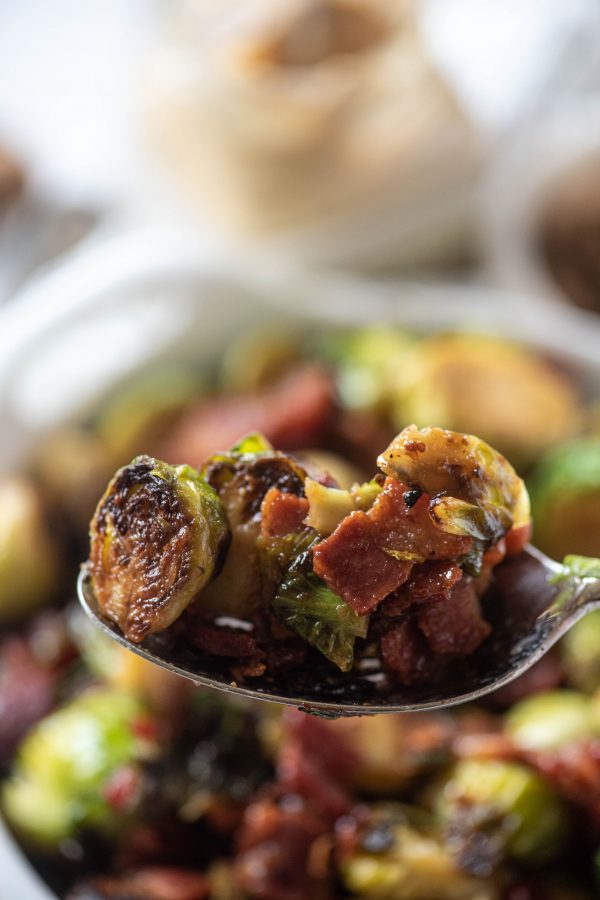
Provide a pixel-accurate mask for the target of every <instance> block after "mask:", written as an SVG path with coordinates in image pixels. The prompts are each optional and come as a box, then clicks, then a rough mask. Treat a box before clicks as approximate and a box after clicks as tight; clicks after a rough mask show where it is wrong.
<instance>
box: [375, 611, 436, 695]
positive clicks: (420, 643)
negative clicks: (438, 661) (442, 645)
mask: <svg viewBox="0 0 600 900" xmlns="http://www.w3.org/2000/svg"><path fill="white" fill-rule="evenodd" d="M380 652H381V659H382V661H383V664H384V666H385V668H386V669H388V671H390V672H391V673H392V674H393V675H395V676H396V677H397V678H398V679H399V680H400V681H401V682H402V683H403V684H416V683H418V682H420V681H425V680H427V679H428V678H430V677H431V675H432V672H433V667H434V657H433V655H432V653H431V651H430V649H429V648H428V646H427V643H426V642H425V639H424V638H423V635H422V634H421V632H420V631H419V629H418V628H417V626H416V625H415V623H414V622H413V621H411V620H410V619H405V620H404V621H400V622H393V623H392V624H390V626H389V628H387V630H386V632H385V634H383V635H382V636H381V640H380Z"/></svg>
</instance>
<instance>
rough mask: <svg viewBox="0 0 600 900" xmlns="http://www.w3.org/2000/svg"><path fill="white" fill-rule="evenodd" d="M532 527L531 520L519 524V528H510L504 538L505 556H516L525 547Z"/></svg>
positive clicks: (529, 538)
mask: <svg viewBox="0 0 600 900" xmlns="http://www.w3.org/2000/svg"><path fill="white" fill-rule="evenodd" d="M532 529H533V525H532V523H531V522H528V523H527V525H521V526H520V527H519V528H511V529H510V531H509V532H508V533H507V535H506V538H505V541H506V555H507V556H516V555H517V554H518V553H521V552H522V551H523V550H524V549H525V545H526V544H528V543H529V541H530V540H531V532H532Z"/></svg>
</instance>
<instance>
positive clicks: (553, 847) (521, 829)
mask: <svg viewBox="0 0 600 900" xmlns="http://www.w3.org/2000/svg"><path fill="white" fill-rule="evenodd" d="M437 811H438V814H439V816H440V821H441V823H442V826H443V828H444V832H445V834H446V839H447V845H448V847H449V848H450V849H451V851H452V853H453V855H454V857H455V859H456V860H457V862H458V864H459V865H460V866H461V868H464V869H465V870H467V871H470V872H473V873H474V874H489V873H490V872H491V871H493V869H494V868H495V867H496V866H497V865H499V864H500V863H501V862H502V860H503V858H504V857H505V856H507V857H509V858H511V859H514V860H517V861H519V862H522V863H525V864H527V865H538V864H541V863H543V862H544V861H546V860H548V859H551V858H552V857H553V856H554V855H555V854H556V853H557V852H558V851H559V850H560V847H561V842H562V841H563V839H564V837H565V834H566V831H567V826H568V822H567V819H566V813H565V811H564V810H563V807H562V805H561V803H560V801H559V800H558V798H557V797H556V795H555V794H554V793H553V791H552V789H551V788H550V786H549V785H548V784H547V783H546V782H545V781H544V780H542V778H540V777H539V776H538V775H536V774H535V773H534V772H532V771H530V770H529V769H527V768H526V767H525V766H523V765H520V764H517V763H509V762H502V761H499V760H493V759H485V760H484V759H481V760H478V759H466V760H461V761H460V762H458V763H457V764H456V765H455V766H454V768H453V770H452V771H451V773H450V777H449V778H448V780H447V782H446V783H445V784H444V785H443V786H442V789H441V790H440V791H439V793H438V802H437Z"/></svg>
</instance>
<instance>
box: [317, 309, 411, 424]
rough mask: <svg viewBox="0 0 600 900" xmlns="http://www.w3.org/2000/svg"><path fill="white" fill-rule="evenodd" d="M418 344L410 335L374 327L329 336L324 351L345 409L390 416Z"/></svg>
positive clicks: (322, 349) (322, 346)
mask: <svg viewBox="0 0 600 900" xmlns="http://www.w3.org/2000/svg"><path fill="white" fill-rule="evenodd" d="M414 344H415V338H414V337H412V336H411V335H409V334H407V333H406V332H403V331H400V330H398V329H392V328H384V327H381V326H372V327H370V328H359V329H357V330H355V331H349V332H344V333H340V334H335V335H333V336H328V337H327V338H326V339H325V340H324V341H323V342H322V343H321V347H320V350H321V352H322V353H323V355H324V356H325V358H326V359H328V360H330V361H331V362H332V364H333V366H334V368H335V372H336V380H337V387H338V391H339V394H340V397H341V400H342V403H343V404H344V405H345V406H347V407H349V408H351V409H375V410H378V411H379V412H381V413H383V414H386V413H388V412H389V408H390V405H391V402H392V399H393V396H394V392H395V390H396V389H397V385H398V384H399V383H401V382H402V380H403V378H404V368H405V366H406V363H407V360H408V359H410V351H411V349H412V347H413V346H414Z"/></svg>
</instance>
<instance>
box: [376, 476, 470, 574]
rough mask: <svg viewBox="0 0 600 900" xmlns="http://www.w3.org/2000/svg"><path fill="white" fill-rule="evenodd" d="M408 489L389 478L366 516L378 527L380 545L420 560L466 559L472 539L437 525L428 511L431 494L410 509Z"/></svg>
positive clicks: (399, 482)
mask: <svg viewBox="0 0 600 900" xmlns="http://www.w3.org/2000/svg"><path fill="white" fill-rule="evenodd" d="M407 490H408V489H407V487H406V485H405V484H403V483H402V482H401V481H398V479H396V478H391V477H390V478H386V480H385V483H384V486H383V490H382V492H381V493H380V494H379V496H378V497H377V500H376V501H375V503H374V504H373V506H372V507H371V509H370V510H369V512H368V513H367V515H368V516H369V518H370V520H371V521H372V522H373V523H374V525H376V528H377V540H378V543H379V546H381V547H384V548H385V549H386V550H401V551H402V552H405V553H407V554H410V555H411V556H413V557H415V558H416V560H417V561H423V560H425V559H458V558H460V557H461V556H464V554H465V553H467V552H468V551H469V550H470V548H471V546H472V543H473V541H472V539H471V538H470V537H463V536H460V535H456V534H448V533H447V532H445V531H442V529H441V528H439V527H438V526H437V525H436V523H435V522H434V521H433V519H432V518H431V514H430V512H429V500H430V498H429V495H428V494H421V496H420V497H419V499H418V500H417V502H416V503H415V504H414V505H412V506H408V505H407V503H406V499H405V494H406V493H407Z"/></svg>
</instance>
